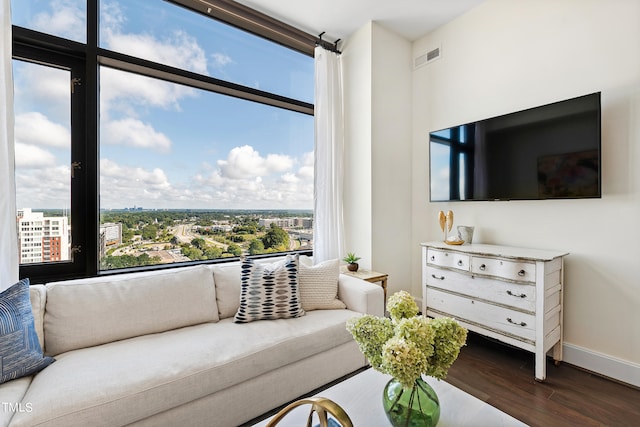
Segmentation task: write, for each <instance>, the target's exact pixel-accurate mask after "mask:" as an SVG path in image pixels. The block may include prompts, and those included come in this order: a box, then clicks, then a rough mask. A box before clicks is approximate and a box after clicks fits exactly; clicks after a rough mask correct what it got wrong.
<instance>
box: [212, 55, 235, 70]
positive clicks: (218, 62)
mask: <svg viewBox="0 0 640 427" xmlns="http://www.w3.org/2000/svg"><path fill="white" fill-rule="evenodd" d="M211 57H212V58H213V66H214V68H217V69H221V68H224V67H225V66H227V65H229V64H233V63H234V62H235V61H234V60H233V59H232V58H231V57H230V56H229V55H227V54H226V53H220V52H217V53H214V54H213V55H211Z"/></svg>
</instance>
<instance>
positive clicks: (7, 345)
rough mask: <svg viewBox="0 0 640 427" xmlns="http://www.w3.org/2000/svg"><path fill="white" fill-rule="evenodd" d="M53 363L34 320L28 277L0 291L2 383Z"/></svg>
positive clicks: (0, 361)
mask: <svg viewBox="0 0 640 427" xmlns="http://www.w3.org/2000/svg"><path fill="white" fill-rule="evenodd" d="M53 362H54V359H53V357H48V356H46V357H45V356H43V355H42V348H41V347H40V342H39V341H38V335H37V334H36V328H35V325H34V323H33V312H32V311H31V300H30V299H29V279H22V280H20V281H19V282H18V283H16V284H15V285H13V286H11V287H10V288H9V289H6V290H4V291H3V292H1V293H0V373H1V374H2V377H1V378H0V384H1V383H4V382H7V381H11V380H14V379H16V378H20V377H25V376H27V375H32V374H35V373H36V372H38V371H41V370H42V369H44V368H46V367H47V366H49V365H50V364H52V363H53Z"/></svg>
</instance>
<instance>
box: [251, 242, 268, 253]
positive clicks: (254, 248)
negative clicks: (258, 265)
mask: <svg viewBox="0 0 640 427" xmlns="http://www.w3.org/2000/svg"><path fill="white" fill-rule="evenodd" d="M261 253H264V244H263V243H262V240H260V239H254V240H252V241H251V243H249V254H250V255H259V254H261Z"/></svg>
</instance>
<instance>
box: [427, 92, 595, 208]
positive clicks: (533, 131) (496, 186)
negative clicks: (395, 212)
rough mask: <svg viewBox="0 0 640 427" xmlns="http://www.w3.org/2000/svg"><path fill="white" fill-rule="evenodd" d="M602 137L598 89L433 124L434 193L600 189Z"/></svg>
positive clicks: (522, 195)
mask: <svg viewBox="0 0 640 427" xmlns="http://www.w3.org/2000/svg"><path fill="white" fill-rule="evenodd" d="M600 145H601V141H600V92H597V93H593V94H590V95H585V96H580V97H577V98H572V99H568V100H565V101H560V102H555V103H553V104H548V105H543V106H540V107H535V108H530V109H527V110H523V111H518V112H515V113H510V114H506V115H503V116H498V117H493V118H490V119H486V120H479V121H477V122H473V123H467V124H463V125H458V126H454V127H451V128H448V129H442V130H438V131H434V132H430V134H429V159H430V172H429V174H430V185H429V187H430V200H431V201H432V202H437V201H466V200H541V199H577V198H597V197H601V182H600V181H601V172H600V171H601V169H600Z"/></svg>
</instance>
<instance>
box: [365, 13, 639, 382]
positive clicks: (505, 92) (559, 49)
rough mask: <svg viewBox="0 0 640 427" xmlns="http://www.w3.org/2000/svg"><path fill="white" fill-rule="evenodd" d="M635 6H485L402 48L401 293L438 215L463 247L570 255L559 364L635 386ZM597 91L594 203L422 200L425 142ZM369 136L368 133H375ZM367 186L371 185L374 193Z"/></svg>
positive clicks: (436, 232) (435, 232) (432, 236)
mask: <svg viewBox="0 0 640 427" xmlns="http://www.w3.org/2000/svg"><path fill="white" fill-rule="evenodd" d="M638 19H640V1H635V0H633V1H632V0H556V1H540V0H520V1H517V2H515V1H513V0H488V1H487V2H485V3H482V4H481V5H480V6H478V7H477V8H475V9H473V10H472V11H470V12H469V13H467V14H465V15H463V16H462V17H460V18H458V19H456V20H454V21H453V22H451V23H449V24H447V25H445V26H443V27H441V28H439V29H438V30H436V31H434V32H432V33H430V34H429V35H427V36H426V37H424V38H422V39H420V40H418V41H416V42H415V43H414V44H413V56H414V57H415V56H418V55H420V54H422V53H424V52H425V51H426V50H428V49H430V48H432V47H433V46H436V45H438V44H441V46H442V57H441V59H439V60H437V61H434V62H433V63H431V64H429V65H427V66H425V67H422V68H420V69H418V70H416V71H415V72H414V73H413V94H414V98H413V151H412V162H411V168H412V185H413V190H412V200H413V207H412V216H413V224H412V231H413V232H412V234H413V239H412V243H411V247H412V248H413V254H412V259H413V260H414V263H413V266H412V285H413V286H412V288H411V290H412V291H413V293H414V294H415V295H416V296H419V295H420V263H419V253H420V252H419V243H420V242H422V241H426V240H436V239H440V238H441V232H440V229H439V226H438V224H437V220H436V214H437V212H438V211H439V210H445V211H446V210H448V209H452V210H453V211H454V213H455V217H456V221H455V222H456V224H465V225H474V226H475V227H476V233H475V235H474V241H478V242H482V243H497V244H505V245H513V246H525V247H532V248H541V249H557V250H562V251H568V252H570V255H569V256H568V257H567V259H566V264H565V267H566V269H565V295H564V302H565V313H564V325H565V335H564V337H565V342H566V346H565V349H566V350H567V351H566V353H565V360H567V361H568V362H570V363H574V364H577V365H579V366H583V367H585V368H587V369H591V370H594V371H597V372H600V373H603V374H605V375H609V376H612V377H615V378H618V379H621V380H623V381H626V382H629V383H632V384H635V385H640V246H639V242H640V225H639V224H640V171H638V169H640V25H639V24H638V22H639V21H638ZM597 91H601V92H602V176H603V181H602V191H603V196H602V198H601V199H589V200H550V201H513V202H458V203H429V202H428V182H429V181H428V155H429V153H428V134H429V131H431V130H436V129H441V128H444V127H449V126H453V125H457V124H463V123H466V122H469V121H472V120H476V119H482V118H488V117H492V116H496V115H500V114H504V113H509V112H513V111H517V110H520V109H524V108H529V107H533V106H537V105H541V104H546V103H550V102H554V101H559V100H563V99H567V98H571V97H574V96H579V95H583V94H587V93H592V92H597ZM374 137H375V135H374ZM376 191H377V189H376V188H374V189H373V192H374V197H375V194H376Z"/></svg>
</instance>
